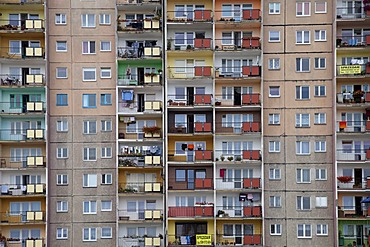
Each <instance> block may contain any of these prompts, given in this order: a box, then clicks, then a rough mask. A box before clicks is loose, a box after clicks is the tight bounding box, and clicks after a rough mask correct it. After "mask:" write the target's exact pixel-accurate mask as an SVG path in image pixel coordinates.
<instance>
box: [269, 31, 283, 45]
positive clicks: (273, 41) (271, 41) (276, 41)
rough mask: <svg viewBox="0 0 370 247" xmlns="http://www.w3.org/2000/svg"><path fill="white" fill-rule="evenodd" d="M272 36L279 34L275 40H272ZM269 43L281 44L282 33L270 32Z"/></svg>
mask: <svg viewBox="0 0 370 247" xmlns="http://www.w3.org/2000/svg"><path fill="white" fill-rule="evenodd" d="M272 34H277V35H278V37H277V38H275V37H273V39H272V38H271V37H272ZM269 42H270V43H278V42H280V31H275V30H271V31H269Z"/></svg>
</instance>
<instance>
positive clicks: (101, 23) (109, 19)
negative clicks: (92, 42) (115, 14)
mask: <svg viewBox="0 0 370 247" xmlns="http://www.w3.org/2000/svg"><path fill="white" fill-rule="evenodd" d="M102 17H103V18H102ZM107 17H108V22H106V18H107ZM111 23H112V22H111V15H110V14H108V13H101V14H99V25H102V26H103V25H104V26H108V25H111Z"/></svg>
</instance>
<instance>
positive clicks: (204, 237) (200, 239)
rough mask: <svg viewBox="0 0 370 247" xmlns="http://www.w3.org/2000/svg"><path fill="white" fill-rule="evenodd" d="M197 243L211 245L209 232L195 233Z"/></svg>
mask: <svg viewBox="0 0 370 247" xmlns="http://www.w3.org/2000/svg"><path fill="white" fill-rule="evenodd" d="M196 239H197V245H212V238H211V235H209V234H197V235H196Z"/></svg>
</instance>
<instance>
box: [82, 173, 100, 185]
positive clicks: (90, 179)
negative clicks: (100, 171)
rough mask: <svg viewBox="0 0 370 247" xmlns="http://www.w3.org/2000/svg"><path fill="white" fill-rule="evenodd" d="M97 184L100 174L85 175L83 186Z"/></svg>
mask: <svg viewBox="0 0 370 247" xmlns="http://www.w3.org/2000/svg"><path fill="white" fill-rule="evenodd" d="M97 186H98V175H96V174H84V175H83V187H97Z"/></svg>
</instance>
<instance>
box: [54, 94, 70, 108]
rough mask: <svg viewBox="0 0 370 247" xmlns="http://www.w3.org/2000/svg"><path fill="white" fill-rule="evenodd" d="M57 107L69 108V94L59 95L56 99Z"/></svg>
mask: <svg viewBox="0 0 370 247" xmlns="http://www.w3.org/2000/svg"><path fill="white" fill-rule="evenodd" d="M56 101H57V102H56V105H57V106H67V105H68V95H67V94H57V99H56Z"/></svg>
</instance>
